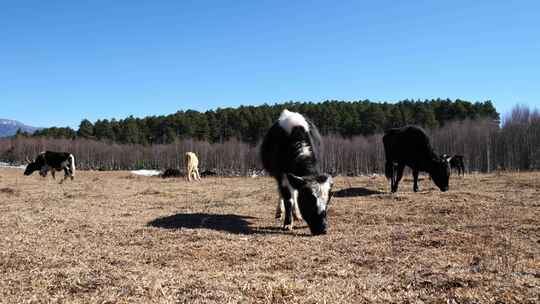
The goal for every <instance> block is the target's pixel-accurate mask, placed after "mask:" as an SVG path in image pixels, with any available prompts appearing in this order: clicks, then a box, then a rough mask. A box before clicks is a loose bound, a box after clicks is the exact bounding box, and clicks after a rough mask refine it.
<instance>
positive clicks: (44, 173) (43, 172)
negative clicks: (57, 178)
mask: <svg viewBox="0 0 540 304" xmlns="http://www.w3.org/2000/svg"><path fill="white" fill-rule="evenodd" d="M48 171H49V166H47V165H45V166H43V167H41V169H40V170H39V175H41V177H47V172H48Z"/></svg>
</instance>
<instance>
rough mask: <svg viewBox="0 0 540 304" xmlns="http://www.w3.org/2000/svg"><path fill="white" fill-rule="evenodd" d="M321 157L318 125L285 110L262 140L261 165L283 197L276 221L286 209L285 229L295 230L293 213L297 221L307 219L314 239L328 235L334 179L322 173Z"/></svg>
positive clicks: (281, 197)
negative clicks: (328, 218)
mask: <svg viewBox="0 0 540 304" xmlns="http://www.w3.org/2000/svg"><path fill="white" fill-rule="evenodd" d="M320 153H321V137H320V135H319V132H318V131H317V128H316V127H315V125H314V124H313V123H311V122H310V121H308V120H306V119H305V118H304V117H303V116H302V115H301V114H298V113H294V112H290V111H288V110H283V112H282V113H281V115H280V117H279V119H278V120H277V121H276V122H275V123H274V124H273V125H272V127H270V130H268V133H266V135H265V137H264V139H263V142H262V145H261V158H262V163H263V166H264V169H265V170H266V171H267V172H268V173H269V175H271V176H273V177H274V178H275V179H276V181H277V184H278V190H279V194H280V202H279V204H278V208H277V212H276V218H280V217H281V210H282V207H283V209H285V222H284V225H283V229H286V230H291V229H292V228H293V218H292V217H293V209H294V211H295V214H294V215H295V217H298V218H299V217H300V216H301V217H302V218H304V220H305V221H306V222H307V224H308V226H309V229H310V230H311V233H312V234H313V235H318V234H325V233H326V231H327V226H328V225H327V218H326V217H327V216H326V213H327V210H328V203H329V202H330V199H331V191H332V177H331V176H329V175H327V174H321V173H320V171H319V168H318V160H319V157H321V154H320ZM298 209H299V212H298ZM298 213H300V214H298Z"/></svg>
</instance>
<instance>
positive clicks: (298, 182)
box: [287, 173, 306, 189]
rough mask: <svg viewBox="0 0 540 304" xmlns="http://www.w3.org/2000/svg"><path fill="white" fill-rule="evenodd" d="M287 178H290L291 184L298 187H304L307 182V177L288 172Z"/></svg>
mask: <svg viewBox="0 0 540 304" xmlns="http://www.w3.org/2000/svg"><path fill="white" fill-rule="evenodd" d="M287 179H288V180H289V184H291V186H293V187H294V188H296V189H298V188H302V187H303V186H304V185H305V184H306V180H305V179H303V178H302V177H300V176H296V175H294V174H292V173H287Z"/></svg>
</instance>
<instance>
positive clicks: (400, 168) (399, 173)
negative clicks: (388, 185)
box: [392, 164, 405, 192]
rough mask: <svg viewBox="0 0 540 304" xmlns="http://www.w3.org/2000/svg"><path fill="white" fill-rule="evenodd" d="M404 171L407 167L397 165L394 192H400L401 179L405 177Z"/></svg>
mask: <svg viewBox="0 0 540 304" xmlns="http://www.w3.org/2000/svg"><path fill="white" fill-rule="evenodd" d="M403 169H405V165H402V164H398V165H397V170H396V173H395V174H396V181H395V183H394V189H393V190H392V192H397V190H398V186H399V182H400V181H401V178H402V177H403Z"/></svg>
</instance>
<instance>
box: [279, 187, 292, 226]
mask: <svg viewBox="0 0 540 304" xmlns="http://www.w3.org/2000/svg"><path fill="white" fill-rule="evenodd" d="M279 192H280V193H281V197H282V198H283V205H284V209H285V221H284V223H283V229H284V230H292V229H293V204H294V202H293V197H292V195H293V194H292V193H291V191H290V190H289V188H287V187H283V186H282V185H279Z"/></svg>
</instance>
